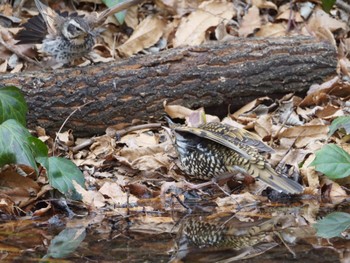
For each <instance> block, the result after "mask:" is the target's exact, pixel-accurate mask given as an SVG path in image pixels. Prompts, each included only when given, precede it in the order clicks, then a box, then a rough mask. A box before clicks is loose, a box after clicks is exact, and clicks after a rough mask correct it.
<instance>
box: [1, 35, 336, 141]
mask: <svg viewBox="0 0 350 263" xmlns="http://www.w3.org/2000/svg"><path fill="white" fill-rule="evenodd" d="M336 64H337V57H336V50H335V48H334V47H333V46H332V45H331V44H329V43H325V42H319V41H318V40H316V39H312V38H307V37H297V38H278V39H277V38H276V39H253V38H252V39H249V38H248V39H239V38H237V39H235V40H232V41H230V42H223V43H218V42H215V44H207V45H203V46H197V47H183V48H176V49H170V50H167V51H164V52H160V53H158V54H152V55H140V56H135V57H131V58H129V59H125V60H120V61H116V62H112V63H101V64H97V65H92V66H87V67H82V68H66V69H60V70H55V71H44V72H24V73H16V74H4V75H0V85H1V86H4V85H15V86H17V87H20V88H21V89H22V91H23V92H24V93H25V96H26V99H27V102H28V106H29V114H28V125H29V127H34V126H36V125H40V126H42V127H44V128H46V129H47V130H48V131H50V132H55V131H57V130H58V129H59V127H60V126H61V125H62V123H63V122H64V120H65V119H66V118H67V117H68V116H69V114H70V113H71V112H72V111H73V110H75V109H76V108H77V107H80V106H82V105H83V104H85V103H87V102H90V103H88V104H87V105H85V106H84V107H82V108H81V109H80V110H78V111H77V112H75V113H74V114H73V115H72V117H71V118H70V119H69V120H68V122H67V123H66V124H65V128H71V129H73V130H74V134H75V135H80V136H84V135H87V136H89V135H93V134H101V133H104V131H105V129H106V127H108V126H111V125H115V124H131V123H133V124H134V123H141V122H147V121H155V120H158V119H159V118H160V116H162V115H163V114H164V111H163V101H164V100H167V101H168V104H180V105H183V106H187V107H190V108H197V107H200V106H203V107H207V108H209V109H212V110H213V109H218V108H220V109H224V110H225V111H227V105H229V104H231V105H233V107H231V109H235V108H238V107H240V106H242V105H244V104H246V103H247V102H249V101H250V100H252V99H254V98H256V97H259V96H264V95H271V96H275V97H276V96H281V94H285V93H289V92H295V93H303V92H305V91H306V90H307V89H308V88H309V87H310V85H312V84H315V83H322V82H323V81H324V80H325V79H326V78H328V77H331V76H334V75H335V74H336ZM215 113H216V114H217V112H215Z"/></svg>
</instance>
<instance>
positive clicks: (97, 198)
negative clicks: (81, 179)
mask: <svg viewBox="0 0 350 263" xmlns="http://www.w3.org/2000/svg"><path fill="white" fill-rule="evenodd" d="M73 185H74V188H75V190H76V191H77V192H78V193H79V194H80V195H81V196H82V201H83V203H84V204H86V205H88V206H90V207H95V208H101V207H104V206H105V205H106V203H105V198H104V197H103V195H102V194H101V193H100V192H97V191H93V190H89V191H87V190H85V189H84V188H83V187H82V186H81V185H80V184H78V183H77V182H76V181H74V180H73Z"/></svg>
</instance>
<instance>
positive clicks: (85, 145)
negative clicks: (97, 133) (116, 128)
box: [70, 138, 95, 153]
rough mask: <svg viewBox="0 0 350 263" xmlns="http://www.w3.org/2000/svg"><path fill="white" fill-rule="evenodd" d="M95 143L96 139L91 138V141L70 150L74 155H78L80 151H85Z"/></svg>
mask: <svg viewBox="0 0 350 263" xmlns="http://www.w3.org/2000/svg"><path fill="white" fill-rule="evenodd" d="M94 142H95V138H91V139H88V140H86V141H84V142H83V143H81V144H79V145H76V146H74V147H72V148H70V150H71V151H72V152H73V153H76V152H78V151H80V150H81V149H84V148H85V147H88V146H90V145H91V144H93V143H94Z"/></svg>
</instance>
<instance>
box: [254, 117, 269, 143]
mask: <svg viewBox="0 0 350 263" xmlns="http://www.w3.org/2000/svg"><path fill="white" fill-rule="evenodd" d="M254 129H255V131H256V132H257V134H258V135H259V136H260V137H261V138H262V139H264V138H266V137H269V136H271V134H272V120H271V115H262V116H260V117H259V118H258V119H257V120H256V121H255V123H254Z"/></svg>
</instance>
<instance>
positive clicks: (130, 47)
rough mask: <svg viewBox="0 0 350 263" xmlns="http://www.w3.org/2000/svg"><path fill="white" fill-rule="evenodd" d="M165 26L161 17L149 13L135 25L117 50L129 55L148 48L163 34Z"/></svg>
mask: <svg viewBox="0 0 350 263" xmlns="http://www.w3.org/2000/svg"><path fill="white" fill-rule="evenodd" d="M165 26H166V23H165V21H164V20H163V19H162V18H160V17H158V16H153V15H150V16H148V17H146V18H145V19H144V20H143V21H142V22H141V23H140V24H139V25H138V26H137V27H136V29H135V31H134V33H133V34H132V35H131V36H130V38H129V39H128V40H127V41H126V42H125V43H124V44H123V45H121V46H119V47H118V48H117V50H118V51H119V52H120V53H121V54H122V55H124V56H131V55H133V54H136V53H138V52H140V51H142V50H144V49H145V48H149V47H151V46H153V45H155V44H156V43H157V42H158V41H159V39H160V38H161V37H162V36H163V30H164V28H165Z"/></svg>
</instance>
